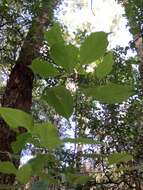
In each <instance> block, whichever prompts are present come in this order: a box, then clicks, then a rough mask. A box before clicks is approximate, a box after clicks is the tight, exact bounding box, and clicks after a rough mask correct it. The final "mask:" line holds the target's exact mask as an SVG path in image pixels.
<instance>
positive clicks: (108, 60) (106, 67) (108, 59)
mask: <svg viewBox="0 0 143 190" xmlns="http://www.w3.org/2000/svg"><path fill="white" fill-rule="evenodd" d="M113 64H114V60H113V54H112V53H111V52H110V53H108V54H107V55H105V57H104V58H103V62H102V63H100V64H99V65H98V67H97V68H96V76H97V77H98V78H99V79H100V78H103V77H105V76H107V75H108V74H109V73H110V72H111V71H112V66H113Z"/></svg>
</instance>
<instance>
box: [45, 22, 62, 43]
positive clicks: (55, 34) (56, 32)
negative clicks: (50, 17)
mask: <svg viewBox="0 0 143 190" xmlns="http://www.w3.org/2000/svg"><path fill="white" fill-rule="evenodd" d="M45 39H46V40H47V41H48V43H49V45H50V46H52V45H54V44H56V43H63V42H64V40H63V37H62V31H61V28H60V26H59V24H57V23H55V24H54V25H53V26H52V27H51V29H50V30H48V31H47V32H46V33H45Z"/></svg>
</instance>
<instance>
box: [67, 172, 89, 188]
mask: <svg viewBox="0 0 143 190" xmlns="http://www.w3.org/2000/svg"><path fill="white" fill-rule="evenodd" d="M66 177H67V180H68V182H69V183H71V184H81V185H84V184H85V183H87V182H88V181H89V180H90V179H91V177H90V176H85V175H83V176H82V175H79V174H72V173H68V174H67V175H66Z"/></svg>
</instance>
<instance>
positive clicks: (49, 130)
mask: <svg viewBox="0 0 143 190" xmlns="http://www.w3.org/2000/svg"><path fill="white" fill-rule="evenodd" d="M33 134H35V135H37V136H38V137H39V139H40V142H41V145H42V146H44V147H46V148H49V149H55V148H57V147H59V146H60V145H61V140H60V138H59V136H58V131H57V129H56V127H55V126H54V125H52V124H51V123H44V124H37V125H35V126H34V129H33Z"/></svg>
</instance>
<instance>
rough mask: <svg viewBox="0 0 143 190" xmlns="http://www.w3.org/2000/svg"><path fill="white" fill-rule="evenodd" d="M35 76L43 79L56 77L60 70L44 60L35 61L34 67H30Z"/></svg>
mask: <svg viewBox="0 0 143 190" xmlns="http://www.w3.org/2000/svg"><path fill="white" fill-rule="evenodd" d="M29 67H30V68H31V69H32V71H33V72H34V73H35V74H38V75H40V76H41V77H43V78H48V77H55V76H57V75H58V74H59V72H58V70H57V69H56V68H55V67H53V66H52V65H51V64H49V63H48V62H47V61H45V60H42V59H39V58H37V59H34V60H33V62H32V65H30V66H29Z"/></svg>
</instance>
